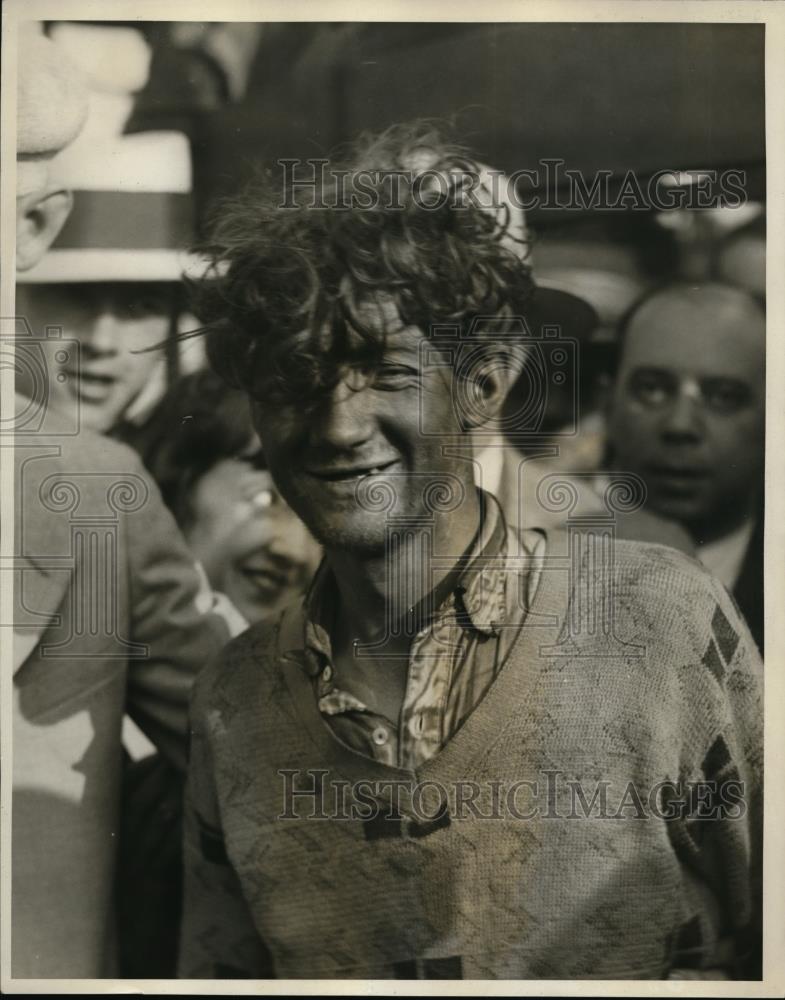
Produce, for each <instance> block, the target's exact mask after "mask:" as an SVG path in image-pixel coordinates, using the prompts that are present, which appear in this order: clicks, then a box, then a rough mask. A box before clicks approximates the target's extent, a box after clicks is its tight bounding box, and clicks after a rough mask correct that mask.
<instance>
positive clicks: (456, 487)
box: [180, 126, 761, 979]
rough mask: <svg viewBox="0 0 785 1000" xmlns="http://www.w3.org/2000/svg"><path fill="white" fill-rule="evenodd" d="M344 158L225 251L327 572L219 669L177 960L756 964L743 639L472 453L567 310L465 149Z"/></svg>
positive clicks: (545, 970) (579, 973)
mask: <svg viewBox="0 0 785 1000" xmlns="http://www.w3.org/2000/svg"><path fill="white" fill-rule="evenodd" d="M335 166H336V167H337V168H338V169H335V170H334V171H331V170H325V171H323V172H322V174H321V177H316V178H314V179H313V181H312V182H309V183H306V184H302V183H301V184H299V185H295V184H293V183H290V184H287V185H285V186H284V190H280V189H279V188H276V185H275V184H274V183H269V184H265V183H264V182H263V181H262V182H260V184H258V185H257V186H255V187H253V188H251V189H249V190H248V192H247V193H246V194H245V196H243V197H242V198H240V199H239V200H237V201H235V202H234V203H233V204H232V205H228V206H226V208H225V211H224V216H223V219H222V220H221V221H219V223H218V225H217V227H216V229H215V231H214V232H213V233H212V236H211V242H210V246H211V248H212V252H213V255H214V261H215V265H216V267H215V275H214V277H213V279H212V281H205V282H204V283H203V286H202V292H203V297H202V301H201V304H200V307H199V309H198V312H200V314H201V317H202V318H203V319H204V320H205V321H206V323H207V328H208V330H209V331H210V333H209V343H208V354H209V356H210V358H211V360H212V363H213V364H214V365H215V366H216V367H217V368H218V369H219V371H221V372H222V373H224V375H225V376H226V377H228V378H230V379H231V380H233V381H234V382H235V383H237V384H239V385H240V386H241V387H244V388H245V390H246V391H247V392H248V394H249V396H250V397H251V400H252V404H253V410H254V421H255V425H256V428H257V430H258V433H259V435H260V437H261V439H262V444H263V447H264V452H265V456H266V458H267V461H268V465H269V468H270V471H271V473H272V476H273V478H274V480H275V482H276V485H277V487H278V488H279V489H280V491H281V493H282V494H283V495H284V497H285V498H286V499H287V501H288V502H289V504H290V506H291V507H292V508H293V509H294V510H295V512H296V513H298V514H299V515H300V516H301V518H302V519H303V521H304V522H305V523H306V525H307V526H308V527H309V528H310V530H311V531H312V533H313V534H314V535H315V536H316V538H317V539H318V540H319V541H321V542H322V543H323V545H324V547H325V550H326V559H325V561H324V563H323V564H322V567H321V568H320V570H319V571H318V572H317V575H316V577H315V580H314V582H313V584H312V587H311V590H310V593H309V595H308V597H307V599H306V601H305V602H304V604H303V605H302V606H292V607H290V608H289V609H287V610H286V611H284V612H283V614H282V616H281V618H280V620H279V621H278V622H277V623H276V624H275V625H274V626H273V627H271V626H269V625H261V626H254V627H252V628H251V629H249V630H248V631H247V632H245V633H244V634H243V635H242V636H240V637H239V638H237V639H235V640H233V641H232V642H231V643H230V644H229V645H228V646H227V647H226V649H225V650H224V652H223V653H222V655H221V656H220V657H219V658H218V659H217V660H216V661H214V662H213V664H211V665H210V666H208V667H207V668H206V669H205V671H203V673H202V674H201V675H200V677H199V679H198V681H197V683H196V686H195V692H194V700H193V703H192V729H193V740H192V749H191V758H190V765H189V779H188V782H189V784H188V793H187V806H186V895H185V905H184V931H183V939H182V947H181V959H180V961H181V973H182V974H183V975H185V976H188V977H202V976H205V977H218V978H227V977H233V978H234V977H244V976H245V977H259V976H269V975H271V974H274V975H277V976H279V977H284V978H289V977H292V978H296V977H304V976H305V977H313V978H343V977H351V978H355V977H357V978H363V979H366V978H367V979H376V978H447V979H461V978H470V979H485V978H495V977H502V978H585V977H594V978H621V979H624V978H663V977H666V976H668V975H674V976H677V977H678V976H690V975H698V976H707V977H714V976H717V975H720V976H722V975H728V974H734V973H735V974H742V975H743V974H744V973H746V972H747V970H748V966H747V965H745V963H746V962H747V961H748V960H749V959H750V940H749V938H750V935H751V934H752V935H753V937H754V928H755V926H756V920H757V917H758V916H759V889H760V886H759V882H758V874H759V873H758V863H759V859H760V842H759V834H760V819H761V811H760V778H761V774H760V768H761V743H760V737H761V713H760V707H761V705H760V660H759V658H758V654H757V651H756V649H755V647H754V644H753V643H752V641H751V639H750V636H749V633H748V631H747V629H746V628H745V626H744V623H743V622H742V621H741V620H740V618H739V616H738V613H737V611H736V609H735V608H734V606H733V602H732V601H731V599H730V598H729V596H728V594H727V593H726V591H725V590H724V588H723V587H722V586H721V585H720V584H719V583H717V582H716V581H715V580H714V579H713V578H711V577H710V576H708V575H707V574H706V573H705V572H704V571H703V570H702V569H701V568H700V567H699V566H698V565H697V564H696V563H694V562H693V561H692V560H689V559H687V558H686V557H684V556H683V555H682V554H680V553H678V552H676V551H675V550H672V549H669V548H666V547H664V546H654V545H643V544H639V543H630V542H617V543H616V544H615V545H612V536H610V535H609V534H608V532H607V531H604V530H602V529H601V526H599V525H597V524H594V525H593V527H592V530H591V531H588V532H585V533H583V532H573V533H572V534H570V536H569V544H568V540H567V539H565V537H564V536H563V534H562V533H561V532H560V531H559V530H551V529H539V528H537V527H535V526H534V525H535V524H536V522H534V524H532V523H531V522H528V523H527V522H524V523H525V524H526V526H525V527H524V529H523V530H515V529H513V528H511V527H509V525H508V523H507V520H506V517H505V512H504V510H503V509H502V508H501V507H500V505H499V504H498V502H497V501H496V499H495V497H494V496H493V495H492V494H491V493H489V492H487V491H485V490H483V489H478V488H476V487H475V483H474V469H473V441H472V439H473V438H474V437H476V434H477V432H478V431H480V430H481V429H482V427H483V426H485V425H486V423H488V422H489V421H492V420H494V419H495V418H496V415H497V414H498V413H499V411H500V409H501V407H502V405H503V403H504V400H505V396H506V394H507V392H508V389H509V386H510V384H511V382H512V381H513V380H514V379H515V378H517V377H518V375H519V373H520V372H521V370H522V369H523V368H524V366H525V364H526V362H527V352H528V350H529V349H530V347H531V346H532V345H533V344H534V343H536V342H537V341H536V333H539V329H536V330H535V329H532V327H533V326H534V324H535V322H536V323H537V324H538V326H546V325H554V326H555V325H558V324H560V322H561V315H562V314H561V312H560V310H559V304H558V302H557V301H556V300H555V299H551V301H550V303H548V296H547V295H546V294H543V293H542V292H541V291H539V290H538V289H537V287H536V285H535V283H534V281H533V279H532V275H531V271H530V269H529V268H528V267H527V266H526V264H525V263H524V262H523V261H522V260H521V257H520V255H519V254H518V253H517V252H515V251H514V250H513V249H512V246H511V245H517V244H518V242H519V241H520V239H521V238H522V234H520V233H516V232H515V230H514V229H513V228H511V220H510V216H509V213H508V212H506V211H503V210H501V208H500V203H499V200H498V199H497V198H495V197H494V194H493V186H492V180H490V179H488V171H487V170H486V169H485V168H482V167H481V166H480V165H479V164H478V163H477V162H476V161H475V160H474V159H473V158H472V157H471V156H470V155H469V154H468V153H467V152H466V151H465V150H464V149H463V148H461V147H457V146H455V145H452V144H450V143H448V142H446V141H445V140H443V139H442V138H441V137H440V136H439V135H437V134H434V133H433V132H431V131H428V130H425V129H422V128H420V127H419V126H407V127H405V126H401V127H394V128H392V129H390V130H388V131H387V132H385V133H384V134H383V135H381V136H378V137H370V138H366V139H364V140H363V141H362V143H361V144H360V145H359V146H358V147H356V148H355V149H353V150H352V153H351V155H350V158H349V160H348V162H346V163H343V164H336V165H335ZM295 179H296V178H295ZM291 180H292V178H291V177H290V181H291ZM546 321H548V322H546ZM524 513H525V512H524ZM568 552H569V553H570V557H569V558H568V557H566V556H565V555H564V553H568ZM696 789H698V790H700V791H701V794H700V795H698V794H697V793H696ZM753 950H754V947H753ZM685 970H686V971H685Z"/></svg>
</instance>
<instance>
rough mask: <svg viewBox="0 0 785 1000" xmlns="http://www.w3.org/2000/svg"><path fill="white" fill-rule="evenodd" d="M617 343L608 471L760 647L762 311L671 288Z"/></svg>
mask: <svg viewBox="0 0 785 1000" xmlns="http://www.w3.org/2000/svg"><path fill="white" fill-rule="evenodd" d="M621 337H622V342H621V348H620V357H619V364H618V371H617V376H616V383H615V387H614V390H613V394H612V400H611V413H610V420H609V439H610V444H611V447H612V451H613V463H614V466H615V467H616V468H617V469H622V470H624V471H629V472H634V473H636V474H637V475H639V476H641V478H642V479H643V480H644V481H645V483H646V486H647V490H648V497H647V506H648V508H649V509H650V510H652V511H654V512H655V513H657V514H660V515H663V516H664V517H667V518H670V519H672V520H674V521H676V522H678V523H679V524H681V525H683V526H684V527H685V528H686V529H687V530H688V531H689V533H690V535H691V537H692V539H693V541H694V542H695V545H696V547H697V552H698V557H699V558H700V560H701V562H703V563H704V565H705V566H706V567H707V568H708V569H709V570H710V571H711V572H712V573H713V574H714V575H715V576H716V577H718V578H719V579H720V580H721V581H722V582H723V583H724V584H725V585H726V586H727V587H728V588H729V589H730V590H731V591H732V592H733V594H734V596H735V597H736V600H737V602H738V604H739V607H740V608H741V610H742V613H743V614H744V617H745V618H746V619H747V622H748V623H749V625H750V628H751V630H752V633H753V635H754V637H755V639H756V641H757V643H758V645H759V646H760V647H761V648H763V462H764V446H765V393H766V376H765V352H766V319H765V314H764V312H763V308H762V306H761V305H760V303H759V302H758V300H756V299H755V298H753V297H752V296H751V295H750V294H748V293H747V292H745V291H743V290H741V289H739V288H733V287H730V286H726V285H717V284H707V285H702V286H696V285H673V286H670V287H668V288H664V289H660V290H658V291H657V292H655V293H653V294H651V295H649V296H647V297H646V298H645V299H643V300H642V301H641V302H640V303H638V305H637V306H636V307H635V308H634V309H633V310H632V311H631V313H630V315H629V317H628V318H627V321H626V323H625V327H624V330H623V331H622V334H621Z"/></svg>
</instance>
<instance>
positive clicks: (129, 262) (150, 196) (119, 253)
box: [19, 131, 200, 284]
mask: <svg viewBox="0 0 785 1000" xmlns="http://www.w3.org/2000/svg"><path fill="white" fill-rule="evenodd" d="M51 175H52V179H53V180H54V179H56V180H57V182H58V183H59V184H61V185H62V187H63V188H66V189H68V190H71V191H73V196H74V207H73V210H72V212H71V215H70V217H69V219H68V221H67V222H66V224H65V226H64V227H63V229H62V231H61V232H60V234H59V236H58V237H57V239H56V240H55V242H54V243H53V245H52V247H51V249H50V250H49V252H48V253H47V254H45V255H44V257H43V258H42V259H41V260H40V261H39V262H38V264H36V265H35V266H34V267H33V268H31V269H30V270H28V271H26V272H24V273H23V274H21V275H20V276H19V277H20V281H24V282H25V283H42V282H46V283H57V284H59V283H62V282H76V281H80V282H85V281H179V280H180V278H181V277H182V276H183V274H184V273H188V272H191V271H195V270H198V268H199V266H200V262H199V260H198V259H197V258H196V257H194V256H193V255H190V254H188V253H187V251H186V248H187V247H188V246H189V244H190V243H192V242H193V237H194V208H193V201H192V197H191V157H190V149H189V144H188V140H187V138H186V136H184V135H183V134H182V133H179V132H163V131H161V132H140V133H136V134H133V135H118V136H113V135H110V136H107V137H104V138H102V139H97V138H96V137H95V136H94V135H92V134H90V135H88V136H82V137H80V138H79V139H78V140H77V141H76V142H74V143H73V144H72V145H71V146H69V147H68V148H67V149H66V150H64V151H63V152H62V153H61V154H60V155H59V156H58V157H57V158H56V159H55V160H54V161H53V162H52V164H51Z"/></svg>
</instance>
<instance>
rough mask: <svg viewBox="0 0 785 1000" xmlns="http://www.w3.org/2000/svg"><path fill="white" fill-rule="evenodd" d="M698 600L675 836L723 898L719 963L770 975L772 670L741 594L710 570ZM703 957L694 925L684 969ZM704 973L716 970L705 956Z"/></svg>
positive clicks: (686, 683)
mask: <svg viewBox="0 0 785 1000" xmlns="http://www.w3.org/2000/svg"><path fill="white" fill-rule="evenodd" d="M702 582H703V587H702V588H701V590H702V593H700V594H695V598H696V599H695V600H694V601H693V602H692V605H691V606H692V608H693V609H694V616H695V628H696V631H695V633H694V638H695V640H696V641H695V642H694V643H693V648H694V649H695V650H696V657H695V659H696V662H694V663H693V664H690V665H689V666H688V667H686V666H685V668H684V670H683V672H682V705H683V714H682V717H681V720H680V728H681V734H682V740H683V743H682V746H683V755H682V759H683V766H682V771H683V773H682V777H683V778H685V779H686V780H687V781H688V783H689V786H690V793H689V794H688V795H687V796H685V800H686V801H685V804H684V808H683V810H682V813H681V815H680V817H679V818H678V820H676V821H675V822H672V823H670V824H669V827H670V829H669V833H670V835H671V839H672V842H673V845H674V848H675V849H676V851H677V853H678V854H679V855H680V857H681V858H682V860H683V861H684V862H685V864H686V865H687V866H688V867H689V868H690V869H691V870H692V871H693V872H694V873H696V874H697V876H698V878H699V879H700V880H701V881H702V882H703V883H704V884H707V885H708V887H709V888H710V889H711V890H712V891H713V893H714V895H715V896H716V898H717V899H718V900H719V901H720V906H721V920H722V934H723V938H724V940H723V942H722V944H723V947H722V948H720V949H719V951H718V955H717V964H719V965H721V966H722V967H723V968H724V970H725V971H726V972H727V973H728V974H729V975H730V976H732V977H733V978H743V979H747V978H759V977H760V974H761V954H760V949H761V923H762V921H761V908H762V881H761V875H762V823H763V665H762V663H761V659H760V654H759V653H758V650H757V647H756V645H755V643H754V641H753V639H752V636H751V635H750V632H749V629H748V628H747V626H746V624H745V623H744V620H743V619H742V617H741V615H740V614H739V612H738V610H737V608H736V606H735V604H734V602H733V600H732V598H731V597H730V596H729V594H728V592H727V591H726V590H725V588H724V587H723V586H722V584H720V583H719V581H717V580H715V579H714V578H712V577H710V576H709V575H708V574H706V575H703V576H702ZM690 952H692V955H693V957H694V955H695V954H696V952H697V953H698V954H699V953H700V934H699V932H698V931H697V930H696V927H695V926H694V925H693V928H692V931H689V929H688V928H685V935H684V939H683V941H682V942H681V944H680V945H679V944H678V943H677V949H676V952H675V954H674V956H673V963H674V968H678V967H679V966H680V965H683V964H684V957H685V954H686V956H687V959H688V960H689V957H690ZM701 964H702V967H703V968H709V967H711V965H712V961H711V957H710V956H708V955H704V956H702V959H701Z"/></svg>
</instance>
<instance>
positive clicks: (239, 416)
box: [144, 371, 320, 631]
mask: <svg viewBox="0 0 785 1000" xmlns="http://www.w3.org/2000/svg"><path fill="white" fill-rule="evenodd" d="M154 421H155V423H154V426H152V427H150V428H149V431H150V434H149V440H148V445H147V448H146V453H145V455H144V460H145V464H146V465H147V467H148V469H149V470H150V472H151V473H152V475H153V477H154V478H155V479H156V481H157V483H158V485H159V487H160V489H161V493H162V494H163V498H164V500H165V502H166V503H167V505H168V506H169V508H170V510H171V511H172V512H173V514H174V516H175V518H176V520H177V522H178V524H179V526H180V528H181V530H182V531H183V534H184V535H185V539H186V541H187V542H188V544H189V546H190V548H191V551H192V553H193V554H194V556H195V558H196V559H197V560H198V562H199V563H200V564H201V566H202V568H203V569H204V571H205V574H206V576H207V579H208V581H209V584H210V587H211V588H212V590H213V591H216V592H218V594H219V601H221V607H222V608H223V610H224V612H225V613H226V614H227V615H228V616H229V618H230V627H231V628H232V630H233V631H241V630H242V628H244V627H245V626H246V625H248V624H253V623H255V622H258V621H263V620H264V619H266V618H270V617H272V616H273V615H275V614H277V613H278V612H279V611H281V609H282V608H283V607H284V606H285V605H286V604H288V603H289V602H290V601H291V600H293V599H294V598H295V597H296V596H297V594H298V593H301V592H302V591H303V590H304V588H305V587H306V586H307V584H308V581H309V580H310V578H311V576H312V575H313V572H314V570H315V569H316V566H317V564H318V561H319V557H320V549H319V546H318V545H317V543H316V542H315V541H314V540H313V538H312V537H311V535H310V534H309V533H308V530H307V529H306V527H305V526H304V525H303V523H302V522H301V521H300V520H299V519H298V518H297V517H296V515H295V514H294V513H293V512H292V510H291V509H290V508H289V507H288V505H287V504H286V502H285V501H284V500H283V498H282V497H281V495H280V494H279V493H278V491H277V490H276V488H275V486H274V485H273V481H272V478H271V476H270V474H269V472H268V471H267V468H266V465H265V461H264V455H263V453H262V451H261V445H260V443H259V439H258V438H257V436H256V434H255V432H254V430H253V427H252V425H251V415H250V412H249V408H248V402H247V397H246V396H245V395H244V394H243V393H240V392H238V391H236V390H234V389H231V388H229V387H228V386H227V385H225V384H224V382H222V381H221V380H220V379H219V378H218V377H217V376H216V375H214V374H213V373H212V372H209V371H199V372H194V373H193V374H191V375H187V376H184V377H183V378H181V379H180V380H179V381H178V382H176V383H175V384H174V385H173V386H172V387H171V389H170V390H169V391H168V393H167V395H166V397H165V399H164V400H163V403H162V404H161V406H160V407H159V408H158V410H157V412H156V414H155V417H154ZM220 595H222V596H223V597H225V598H227V599H228V602H230V604H231V606H232V607H227V604H226V602H224V601H223V600H222V597H221V596H220Z"/></svg>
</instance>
